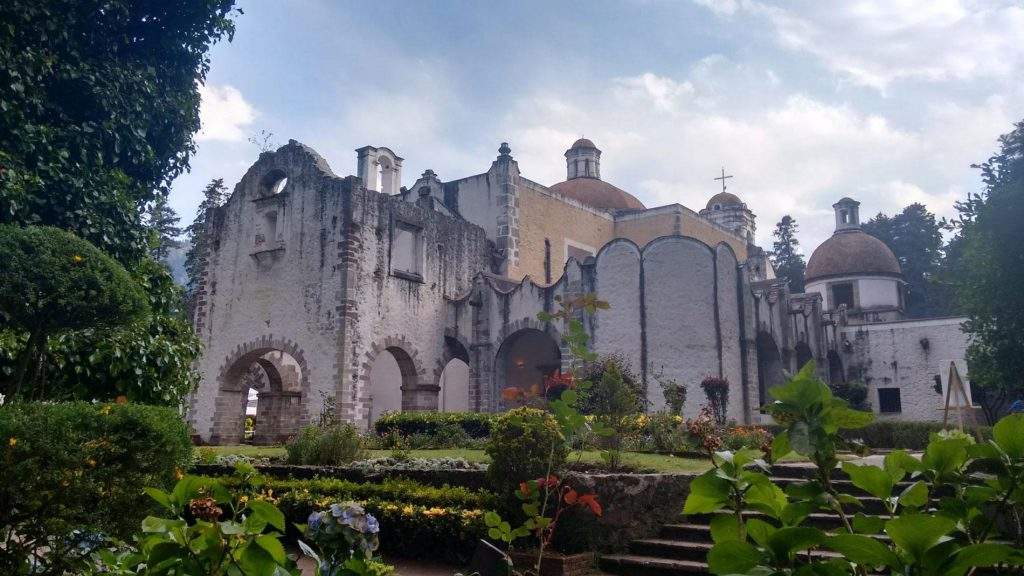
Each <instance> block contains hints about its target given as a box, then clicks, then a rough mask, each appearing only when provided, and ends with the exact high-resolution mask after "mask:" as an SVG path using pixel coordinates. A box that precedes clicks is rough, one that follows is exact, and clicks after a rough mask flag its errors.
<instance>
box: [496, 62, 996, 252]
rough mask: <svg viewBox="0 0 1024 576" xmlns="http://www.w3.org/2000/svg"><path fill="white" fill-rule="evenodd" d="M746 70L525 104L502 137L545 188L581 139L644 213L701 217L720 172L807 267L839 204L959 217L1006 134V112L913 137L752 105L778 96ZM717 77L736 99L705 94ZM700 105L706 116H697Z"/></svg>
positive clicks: (765, 228)
mask: <svg viewBox="0 0 1024 576" xmlns="http://www.w3.org/2000/svg"><path fill="white" fill-rule="evenodd" d="M740 69H743V67H742V66H738V65H734V64H731V63H729V62H719V63H718V64H717V66H716V68H715V70H716V71H715V72H709V71H708V70H707V68H706V66H703V65H698V66H695V67H694V69H693V70H692V71H691V74H689V75H687V76H686V77H683V78H672V77H667V76H658V75H655V74H653V73H642V74H638V75H636V76H633V77H629V78H617V79H613V80H610V81H607V84H606V85H605V86H603V87H602V86H600V85H598V86H587V87H580V88H578V89H577V90H573V91H568V90H567V91H565V92H563V93H559V92H552V91H551V90H550V89H548V91H546V92H545V93H544V95H543V96H526V97H524V99H523V100H521V101H520V103H519V105H518V106H516V107H514V108H513V109H512V110H511V111H510V112H509V113H508V115H507V117H506V118H505V119H504V122H503V124H504V126H505V128H506V130H507V132H506V133H507V134H510V138H511V140H510V141H511V142H512V147H513V152H514V154H515V155H516V157H517V159H518V160H519V165H520V169H521V170H523V173H524V174H525V175H526V176H527V177H529V178H532V179H535V180H538V181H540V182H542V183H545V184H551V183H554V182H558V181H561V180H564V179H565V171H564V162H563V159H562V153H563V152H564V150H565V149H566V147H568V145H569V144H570V143H571V142H572V141H573V140H574V139H575V138H577V137H579V135H580V130H581V127H583V128H585V129H586V135H587V137H589V138H591V139H592V140H594V142H595V143H596V144H597V146H598V147H600V148H601V149H602V151H603V154H602V166H601V171H602V177H603V178H604V179H605V180H607V181H610V182H612V183H614V184H616V185H618V186H620V187H622V188H623V189H625V190H627V191H630V192H632V193H633V194H635V195H637V196H638V197H640V199H641V200H642V201H644V202H645V203H646V204H647V205H648V206H657V205H661V204H667V203H673V202H678V203H680V204H683V205H684V206H688V207H690V208H693V209H700V208H702V207H703V206H704V204H705V203H706V202H707V199H708V198H709V197H710V196H711V195H712V194H714V193H715V192H716V191H717V190H718V188H717V187H718V186H719V183H717V182H715V181H714V180H713V178H714V176H716V175H717V173H718V170H719V169H720V167H722V166H724V167H725V169H726V170H727V171H729V172H730V173H731V174H733V175H735V178H734V179H733V180H731V181H730V185H729V190H730V191H733V192H736V193H737V194H739V195H740V197H741V198H743V199H744V201H746V202H747V203H748V205H750V207H751V208H752V209H753V210H754V212H755V213H756V214H757V216H758V227H759V230H758V241H759V243H760V244H761V245H770V237H771V231H772V229H773V227H774V224H775V222H777V221H778V220H779V219H780V218H781V216H782V215H784V214H787V213H788V214H791V215H793V216H794V217H796V218H797V220H798V221H799V223H800V226H801V241H802V242H803V243H804V248H805V251H807V252H808V253H809V252H810V251H811V250H812V249H813V248H814V247H815V246H817V244H818V243H820V242H821V241H822V240H824V239H825V238H826V237H827V236H828V235H829V234H831V232H832V227H833V219H832V217H831V211H832V209H831V205H832V203H833V202H835V200H837V199H838V198H841V197H842V196H847V195H849V196H852V197H854V198H856V199H858V200H860V201H861V202H862V203H863V207H862V210H863V212H864V214H865V215H866V216H869V215H873V214H875V213H877V212H879V211H884V212H886V213H890V214H891V213H893V212H894V211H896V210H899V209H901V208H903V207H904V206H906V205H908V204H910V203H912V202H922V203H924V204H926V205H927V206H928V207H929V209H931V210H932V211H933V212H935V213H937V214H938V215H939V216H949V215H951V214H952V211H953V207H952V205H953V202H954V201H955V200H957V199H959V198H961V197H962V194H963V191H964V190H965V189H967V188H968V187H970V186H972V185H973V183H974V182H976V176H975V175H974V174H973V172H972V171H971V170H970V168H969V165H970V164H971V163H972V162H976V161H977V160H979V159H983V158H985V157H987V155H988V154H989V153H990V151H991V150H993V149H994V146H995V139H996V137H997V136H998V135H999V134H1000V133H1001V132H1004V131H1006V130H1007V129H1008V127H1009V126H1010V125H1011V122H1010V118H1011V115H1010V114H1009V112H1010V110H1008V109H1007V108H1008V106H1007V102H1006V101H1005V100H1003V99H1001V98H990V99H988V100H987V101H986V102H984V103H983V104H981V105H976V106H969V105H965V104H953V103H948V104H936V105H932V106H931V107H927V106H926V107H922V110H921V115H922V120H921V122H920V125H917V126H915V127H914V128H913V129H911V128H907V127H904V126H901V125H896V124H894V120H893V119H892V118H891V117H888V116H886V115H883V114H881V113H868V112H864V111H862V110H860V109H858V108H857V107H856V106H854V105H853V104H852V103H830V102H826V101H824V100H822V99H821V98H819V97H814V96H811V95H808V94H806V93H800V92H793V93H788V94H778V95H777V96H773V97H765V98H764V99H763V100H762V101H761V102H760V103H758V104H757V105H751V104H750V100H749V99H748V98H747V95H748V94H773V92H772V90H778V88H777V87H775V86H774V84H775V83H774V82H773V80H772V78H771V77H770V76H767V75H765V74H763V71H762V72H758V73H752V74H748V75H746V77H745V78H746V80H743V78H744V76H742V75H740V74H738V73H737V70H740ZM723 77H724V78H728V79H729V80H730V86H731V88H732V89H731V90H713V89H711V88H709V86H713V85H715V84H719V83H721V81H722V78H723ZM609 88H610V89H609ZM776 94H777V93H776ZM695 95H697V96H699V97H701V98H705V99H706V100H707V103H706V104H707V105H706V106H698V105H690V104H691V103H693V102H694V101H695V100H696V99H697V96H695ZM541 103H543V104H541Z"/></svg>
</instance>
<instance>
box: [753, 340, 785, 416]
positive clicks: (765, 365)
mask: <svg viewBox="0 0 1024 576" xmlns="http://www.w3.org/2000/svg"><path fill="white" fill-rule="evenodd" d="M785 381H786V375H785V373H784V372H783V368H782V356H781V355H780V354H779V347H778V345H776V344H775V338H772V335H771V334H769V333H767V332H763V331H762V332H758V333H757V384H758V388H757V390H758V394H757V397H758V402H759V405H760V406H764V405H765V404H766V403H767V402H768V390H769V389H771V388H772V387H773V386H778V385H779V384H783V383H785Z"/></svg>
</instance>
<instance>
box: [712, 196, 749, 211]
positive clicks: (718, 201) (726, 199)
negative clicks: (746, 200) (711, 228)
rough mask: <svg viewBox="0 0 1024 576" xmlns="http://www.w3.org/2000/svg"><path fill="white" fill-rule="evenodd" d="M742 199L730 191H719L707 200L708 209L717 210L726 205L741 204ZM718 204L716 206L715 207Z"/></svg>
mask: <svg viewBox="0 0 1024 576" xmlns="http://www.w3.org/2000/svg"><path fill="white" fill-rule="evenodd" d="M742 205H743V200H740V197H739V196H737V195H735V194H733V193H732V192H719V193H718V194H715V195H714V196H712V197H711V199H710V200H708V205H707V209H708V210H718V209H721V208H724V207H726V206H742ZM715 206H718V208H715Z"/></svg>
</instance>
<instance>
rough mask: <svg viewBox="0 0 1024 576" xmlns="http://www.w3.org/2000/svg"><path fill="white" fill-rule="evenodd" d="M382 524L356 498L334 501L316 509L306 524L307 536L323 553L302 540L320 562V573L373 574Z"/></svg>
mask: <svg viewBox="0 0 1024 576" xmlns="http://www.w3.org/2000/svg"><path fill="white" fill-rule="evenodd" d="M378 532H380V524H379V523H378V522H377V519H376V518H374V517H373V515H372V514H367V513H366V510H365V509H364V508H363V507H362V506H360V505H359V504H357V503H355V502H342V503H335V504H331V505H330V507H329V508H328V509H327V510H323V511H318V512H313V513H312V514H310V515H309V520H308V523H307V524H306V529H305V533H306V537H307V538H308V539H309V540H310V542H312V543H313V544H314V545H315V546H316V547H317V549H319V550H320V553H319V554H317V553H316V552H314V551H313V549H312V548H311V547H310V546H309V545H307V544H306V543H305V542H302V541H301V540H300V541H299V547H300V548H302V551H303V553H305V554H306V555H307V556H309V557H310V558H312V559H313V560H315V561H316V563H317V575H318V576H349V575H353V576H359V575H362V574H373V573H374V572H372V571H371V566H372V565H373V562H372V561H373V553H374V552H375V551H376V550H377V548H379V547H380V541H379V540H378V538H377V533H378Z"/></svg>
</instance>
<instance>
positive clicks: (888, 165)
mask: <svg viewBox="0 0 1024 576" xmlns="http://www.w3.org/2000/svg"><path fill="white" fill-rule="evenodd" d="M239 7H240V8H241V9H242V10H243V11H244V14H242V15H239V16H238V17H237V19H236V25H237V32H236V34H235V37H234V40H233V41H232V42H230V43H229V42H226V41H225V42H221V43H219V44H217V45H216V46H215V47H214V48H213V49H212V51H211V54H210V55H211V59H212V65H211V69H210V72H209V75H208V77H207V81H206V84H205V86H203V87H202V88H201V93H202V106H201V110H200V115H201V119H202V124H203V127H202V129H201V131H200V132H199V133H198V134H197V135H196V140H197V144H198V152H197V154H196V155H195V156H194V157H193V158H192V170H191V172H190V173H188V174H185V175H182V176H181V177H179V178H178V179H177V180H176V181H175V182H174V185H173V191H172V194H171V205H172V207H173V208H175V209H176V210H177V211H178V213H179V214H181V215H182V217H183V224H187V223H188V222H190V221H191V219H192V217H193V216H194V214H195V210H196V206H197V205H198V203H199V201H200V196H201V190H202V188H203V186H204V185H205V184H206V183H207V182H208V181H209V180H210V179H211V178H216V177H221V178H224V179H225V182H226V183H228V186H229V188H231V187H233V186H234V183H235V182H237V181H238V180H239V178H240V177H241V176H242V174H244V172H245V170H246V169H247V168H248V167H249V166H250V165H251V164H252V163H253V162H254V161H255V160H256V157H257V156H258V154H259V149H258V147H257V146H256V145H254V144H252V143H250V142H249V141H248V140H249V138H250V137H252V136H254V135H256V134H258V133H260V131H265V133H271V134H272V138H271V142H272V143H273V144H275V145H277V146H280V145H283V144H285V143H287V141H288V140H289V139H295V140H298V141H300V142H302V143H304V144H307V145H309V146H312V147H313V148H314V149H316V150H317V151H318V152H320V154H321V155H322V156H324V157H325V158H326V159H327V161H328V163H329V164H330V165H331V167H332V169H333V170H334V172H335V173H337V174H339V175H348V174H354V173H355V171H356V155H355V149H356V148H359V147H361V146H364V145H373V146H387V147H389V148H391V149H392V150H394V151H395V152H396V153H397V154H398V155H399V156H402V157H403V158H404V159H405V162H404V163H403V184H405V185H411V184H412V183H413V182H414V181H415V180H416V178H417V177H418V176H419V175H420V174H421V173H422V172H423V171H424V170H426V169H428V168H430V169H433V170H434V171H435V172H436V173H437V174H438V175H439V176H440V177H441V179H442V180H454V179H457V178H462V177H465V176H470V175H473V174H479V173H482V172H485V171H486V170H487V169H488V167H489V166H490V163H491V161H492V160H494V158H495V157H496V156H497V149H498V146H499V145H500V143H501V142H508V143H509V144H510V146H511V148H512V155H513V156H514V157H515V158H516V159H517V160H518V162H519V167H520V170H521V171H522V173H523V174H524V175H525V176H527V177H528V178H530V179H532V180H535V181H538V182H540V183H542V184H548V185H550V184H554V183H556V182H559V181H562V180H564V179H565V177H566V174H565V159H564V157H563V153H564V152H565V150H566V148H568V147H569V145H570V144H571V143H572V142H573V141H574V140H575V139H577V138H579V137H580V136H586V137H587V138H590V139H591V140H593V141H594V142H595V144H596V145H597V146H598V147H599V148H600V149H601V150H602V156H601V176H602V179H603V180H606V181H608V182H611V183H613V184H615V185H617V186H619V187H620V188H623V189H625V190H627V191H629V192H631V193H632V194H634V195H635V196H637V197H638V198H639V199H640V200H641V201H642V202H644V203H645V204H646V205H647V206H648V207H654V206H660V205H664V204H670V203H680V204H682V205H684V206H687V207H690V208H692V209H694V210H699V209H700V208H703V207H704V205H705V204H706V203H707V200H708V198H710V197H711V196H712V195H713V194H715V193H716V192H718V191H720V190H721V185H720V183H719V182H716V181H715V180H714V178H715V177H716V176H718V175H719V174H720V171H721V169H722V168H723V167H724V169H725V170H726V172H727V173H728V174H731V175H733V178H731V179H729V181H728V186H729V191H730V192H733V193H735V194H737V195H738V196H740V198H742V199H743V201H744V202H746V203H747V204H748V206H749V207H750V208H751V209H752V210H753V211H754V213H755V214H756V215H757V226H758V228H757V241H758V243H759V244H760V245H762V246H766V247H768V248H769V249H770V247H771V240H772V230H773V229H774V227H775V223H776V222H778V220H779V219H780V218H781V217H782V216H783V215H785V214H789V215H791V216H793V217H794V218H795V219H796V220H797V222H798V224H799V226H800V232H799V234H798V237H799V239H800V242H801V245H802V248H803V251H804V252H805V254H810V252H811V251H812V250H813V249H814V248H815V247H816V246H817V245H818V244H820V243H821V242H822V241H823V240H824V239H826V238H827V237H828V236H829V235H830V234H831V233H832V230H833V227H834V223H833V218H832V208H831V206H832V204H833V203H834V202H835V201H836V200H838V199H839V198H841V197H843V196H851V197H853V198H855V199H857V200H859V201H860V202H861V218H862V220H866V219H867V218H869V217H870V216H872V215H874V214H877V213H879V212H884V213H886V214H892V213H894V212H897V211H899V210H900V209H902V208H903V207H904V206H906V205H908V204H911V203H913V202H921V203H924V204H925V205H926V206H927V207H928V209H929V210H931V211H932V212H934V213H936V214H937V215H938V216H946V217H948V216H952V215H953V214H954V209H953V203H954V202H955V201H956V200H958V199H961V198H964V197H965V196H966V194H967V193H968V192H969V191H979V190H980V179H979V176H978V171H977V170H975V169H972V168H971V164H973V163H978V162H981V161H984V160H985V159H987V158H988V157H990V156H991V155H992V154H993V153H994V152H995V151H996V150H997V149H998V142H997V139H998V137H999V135H1000V134H1004V133H1006V132H1009V131H1010V130H1011V129H1012V126H1013V123H1014V122H1015V121H1019V120H1021V119H1024V81H1022V79H1024V3H1021V2H1019V1H995V0H993V1H969V0H962V1H958V0H850V1H845V0H844V1H842V2H821V1H819V0H791V1H788V2H784V3H772V2H768V1H760V0H721V1H715V0H692V1H691V0H622V1H616V2H612V1H601V0H590V1H579V2H575V1H574V2H563V1H558V0H546V1H532V0H525V1H524V0H515V1H501V2H484V1H464V2H455V1H452V2H441V1H423V2H421V1H411V0H410V1H406V2H389V1H386V0H379V1H376V2H372V3H367V2H343V1H340V0H339V1H328V0H274V1H271V0H258V1H257V0H239Z"/></svg>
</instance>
